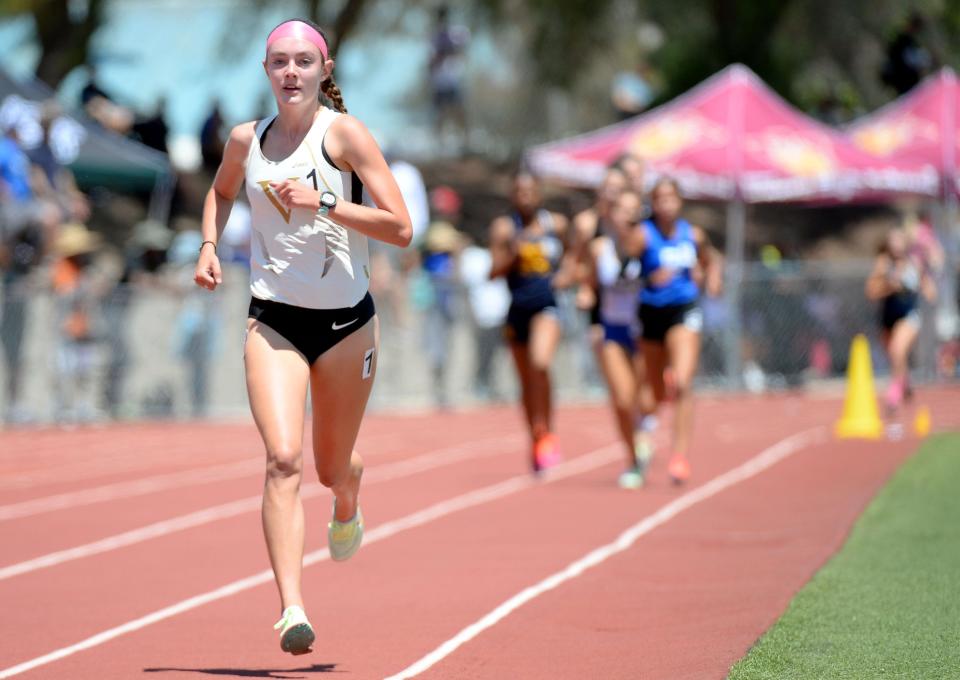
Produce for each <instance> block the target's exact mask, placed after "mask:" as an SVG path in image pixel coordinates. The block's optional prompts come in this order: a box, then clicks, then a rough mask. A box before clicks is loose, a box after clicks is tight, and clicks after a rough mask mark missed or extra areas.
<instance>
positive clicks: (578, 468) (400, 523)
mask: <svg viewBox="0 0 960 680" xmlns="http://www.w3.org/2000/svg"><path fill="white" fill-rule="evenodd" d="M622 458H623V444H621V443H619V442H618V443H615V444H608V445H607V446H604V447H601V448H599V449H596V450H594V451H591V452H590V453H586V454H584V455H582V456H578V457H577V458H574V459H573V460H571V461H569V462H567V463H562V464H560V465H558V466H557V467H555V468H553V469H551V470H550V471H549V472H548V473H547V474H546V475H545V476H544V478H543V479H542V480H537V479H534V478H532V477H531V476H530V475H520V476H516V477H511V478H509V479H505V480H504V481H502V482H498V483H497V484H492V485H490V486H486V487H483V488H482V489H476V490H474V491H470V492H467V493H465V494H461V495H459V496H455V497H454V498H450V499H448V500H445V501H441V502H439V503H436V504H434V505H431V506H430V507H428V508H424V509H423V510H419V511H417V512H414V513H411V514H409V515H407V516H406V517H401V518H399V519H395V520H393V521H391V522H386V523H385V524H382V525H380V526H378V527H376V528H374V529H372V530H371V531H368V532H366V533H365V534H364V537H363V542H364V545H365V546H369V545H370V544H371V543H377V542H379V541H383V540H385V539H387V538H390V537H391V536H396V535H397V534H399V533H402V532H404V531H406V530H408V529H413V528H415V527H419V526H422V525H424V524H428V523H430V522H432V521H434V520H437V519H440V518H442V517H445V516H447V515H450V514H453V513H455V512H458V511H460V510H466V509H467V508H472V507H475V506H478V505H483V504H484V503H488V502H490V501H494V500H497V499H500V498H503V497H504V496H509V495H511V494H514V493H517V492H518V491H522V490H524V489H529V488H531V487H535V486H539V485H541V484H546V483H550V482H554V481H557V480H559V479H564V478H566V477H572V476H574V475H578V474H580V473H582V472H587V471H589V470H594V469H597V468H600V467H603V466H604V465H608V464H609V463H612V462H614V461H617V460H620V459H622ZM329 558H330V553H329V552H327V549H326V547H324V548H321V549H320V550H315V551H313V552H312V553H309V554H307V555H304V558H303V566H304V567H307V566H309V565H312V564H316V563H318V562H324V561H326V560H328V559H329ZM271 581H273V572H272V571H270V570H269V569H266V570H264V571H261V572H259V573H257V574H254V575H253V576H248V577H247V578H243V579H240V580H238V581H234V582H233V583H228V584H227V585H225V586H222V587H220V588H217V589H216V590H211V591H210V592H207V593H203V594H202V595H196V596H194V597H191V598H189V599H186V600H183V601H181V602H178V603H176V604H174V605H171V606H169V607H165V608H163V609H159V610H157V611H155V612H153V613H151V614H147V615H146V616H142V617H140V618H139V619H134V620H133V621H128V622H127V623H124V624H121V625H119V626H116V627H115V628H110V629H109V630H105V631H103V632H101V633H97V634H96V635H93V636H91V637H88V638H87V639H85V640H81V641H80V642H78V643H76V644H73V645H70V646H68V647H62V648H60V649H57V650H55V651H52V652H50V653H49V654H44V655H43V656H38V657H36V658H35V659H30V660H29V661H24V662H23V663H20V664H17V665H16V666H11V667H9V668H5V669H3V670H0V680H2V679H3V678H10V677H13V676H14V675H19V674H20V673H26V672H27V671H29V670H33V669H34V668H37V667H39V666H45V665H46V664H49V663H53V662H54V661H59V660H60V659H63V658H66V657H68V656H72V655H74V654H76V653H77V652H82V651H84V650H86V649H91V648H92V647H97V646H98V645H102V644H104V643H106V642H109V641H110V640H113V639H115V638H118V637H120V636H122V635H126V634H127V633H132V632H134V631H137V630H140V629H141V628H145V627H147V626H149V625H152V624H154V623H157V622H159V621H163V620H164V619H169V618H171V617H173V616H176V615H178V614H182V613H184V612H187V611H190V610H191V609H196V608H197V607H201V606H203V605H205V604H209V603H211V602H215V601H217V600H222V599H224V598H226V597H230V596H231V595H236V594H237V593H240V592H243V591H245V590H249V589H251V588H255V587H256V586H259V585H263V584H264V583H269V582H271Z"/></svg>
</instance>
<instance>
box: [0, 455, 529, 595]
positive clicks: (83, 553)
mask: <svg viewBox="0 0 960 680" xmlns="http://www.w3.org/2000/svg"><path fill="white" fill-rule="evenodd" d="M520 440H521V437H520V436H512V437H493V438H490V439H484V440H480V441H473V442H470V443H467V444H459V445H457V446H453V447H448V448H445V449H440V450H438V451H433V452H430V453H425V454H423V455H420V456H417V457H415V458H411V459H409V460H401V461H397V462H395V463H386V464H384V465H380V466H377V467H372V468H371V469H370V470H369V472H367V473H366V474H365V475H364V484H365V485H369V484H376V483H378V482H386V481H389V480H393V479H400V478H402V477H409V476H410V475H414V474H416V473H418V472H424V471H427V470H431V469H434V468H439V467H442V466H444V465H451V464H453V463H457V462H462V461H464V460H467V459H469V458H483V457H487V456H495V455H498V454H500V453H503V452H504V451H505V450H507V451H509V447H510V446H512V445H515V444H516V443H518V442H519V441H520ZM494 442H496V443H497V444H500V446H491V444H492V443H494ZM504 444H506V447H504ZM325 492H326V489H325V487H323V486H322V485H321V484H319V483H317V482H312V483H310V484H304V485H303V486H302V487H301V488H300V497H301V498H304V499H306V498H313V497H315V496H319V495H320V494H322V493H325ZM261 500H262V498H261V496H259V495H257V496H249V497H247V498H242V499H240V500H237V501H231V502H229V503H223V504H221V505H215V506H213V507H210V508H205V509H203V510H197V511H195V512H191V513H187V514H185V515H180V516H179V517H173V518H170V519H166V520H162V521H160V522H154V523H153V524H148V525H146V526H143V527H139V528H137V529H131V530H130V531H124V532H123V533H120V534H114V535H113V536H108V537H106V538H101V539H99V540H97V541H92V542H90V543H85V544H83V545H78V546H75V547H73V548H66V549H64V550H58V551H56V552H52V553H47V554H46V555H41V556H39V557H34V558H31V559H29V560H25V561H23V562H17V563H15V564H10V565H8V566H5V567H0V581H3V580H5V579H8V578H13V577H14V576H20V575H22V574H28V573H30V572H33V571H37V570H39V569H46V568H47V567H53V566H55V565H58V564H63V563H64V562H71V561H73V560H79V559H82V558H84V557H90V556H92V555H99V554H101V553H105V552H109V551H111V550H117V549H119V548H123V547H126V546H128V545H133V544H135V543H141V542H143V541H147V540H150V539H153V538H159V537H160V536H166V535H168V534H172V533H174V532H177V531H183V530H185V529H191V528H193V527H198V526H201V525H203V524H209V523H210V522H215V521H217V520H221V519H226V518H228V517H235V516H236V515H241V514H243V513H245V512H250V511H253V510H259V509H260V503H261Z"/></svg>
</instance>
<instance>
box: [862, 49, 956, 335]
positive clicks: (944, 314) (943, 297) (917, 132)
mask: <svg viewBox="0 0 960 680" xmlns="http://www.w3.org/2000/svg"><path fill="white" fill-rule="evenodd" d="M958 125H960V82H958V80H957V74H956V73H955V72H954V71H953V70H952V69H950V68H944V69H941V70H940V72H939V73H936V74H934V75H932V76H929V77H928V78H927V79H926V80H924V81H923V82H922V83H920V84H919V85H918V86H917V87H915V88H913V89H912V90H911V91H910V92H908V93H907V94H905V95H903V96H902V97H900V98H899V99H897V100H896V101H894V102H891V103H890V104H888V105H887V106H885V107H883V108H882V109H880V110H878V111H876V112H874V113H872V114H869V115H867V116H864V117H863V118H860V119H858V120H857V121H855V122H854V123H853V124H852V125H851V126H850V127H849V128H848V130H847V132H848V134H849V137H850V139H851V140H852V141H853V143H854V144H855V145H856V146H857V147H858V148H859V149H861V150H863V151H865V152H867V153H868V154H870V155H871V157H873V158H874V159H876V161H877V162H878V163H886V162H888V161H889V159H891V158H897V159H900V160H902V161H904V162H908V163H914V164H926V165H930V166H932V167H934V168H936V171H937V177H938V183H937V187H936V189H937V190H936V191H935V192H933V194H932V195H933V196H935V197H937V198H938V199H939V200H940V203H941V210H940V219H939V220H938V223H939V224H938V231H939V233H940V238H941V239H942V241H943V243H944V245H945V246H946V253H947V257H948V262H947V266H946V267H945V268H944V273H945V275H944V276H942V277H941V279H940V281H939V285H940V295H939V296H938V305H939V308H940V319H941V320H942V326H941V331H940V332H941V334H942V335H944V336H950V335H953V334H955V333H956V332H957V329H958V328H960V315H958V310H957V308H956V300H957V295H956V287H957V280H956V278H955V277H954V276H953V274H952V272H956V271H957V270H958V267H960V252H958V251H960V248H958V245H960V226H958V225H957V219H956V215H957V200H958V197H960V172H958V165H960V134H958V130H957V127H958Z"/></svg>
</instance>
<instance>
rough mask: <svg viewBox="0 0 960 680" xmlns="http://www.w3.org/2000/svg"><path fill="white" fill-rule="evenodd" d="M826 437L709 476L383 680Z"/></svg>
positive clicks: (784, 443)
mask: <svg viewBox="0 0 960 680" xmlns="http://www.w3.org/2000/svg"><path fill="white" fill-rule="evenodd" d="M826 434H827V433H826V430H825V429H824V428H823V427H817V428H815V429H812V430H806V431H803V432H799V433H797V434H795V435H792V436H790V437H787V438H786V439H783V440H781V441H779V442H777V443H776V444H774V445H773V446H770V447H769V448H767V449H764V450H763V451H761V452H760V453H759V454H757V455H756V456H755V457H753V458H751V459H750V460H748V461H747V462H746V463H743V464H742V465H740V466H738V467H735V468H734V469H732V470H729V471H728V472H725V473H723V474H722V475H720V476H718V477H714V478H713V479H712V480H711V481H709V482H707V483H706V484H704V485H703V486H699V487H697V488H696V489H693V490H692V491H689V492H687V493H685V494H683V495H682V496H680V497H679V498H677V499H675V500H673V501H671V502H670V503H667V504H666V505H664V506H663V507H662V508H660V509H659V510H657V511H656V512H655V513H653V514H652V515H649V516H647V517H646V518H644V519H643V520H641V521H640V522H638V523H637V524H635V525H633V526H632V527H630V528H629V529H627V530H626V531H624V532H623V533H622V534H620V536H619V537H618V538H617V539H616V540H615V541H613V542H612V543H608V544H607V545H604V546H602V547H600V548H597V549H596V550H593V551H591V552H589V553H588V554H586V555H585V556H583V557H582V558H580V559H579V560H577V561H575V562H573V563H571V564H570V565H568V566H567V567H566V568H565V569H563V570H561V571H558V572H557V573H555V574H553V575H551V576H548V577H547V578H545V579H543V580H542V581H540V582H539V583H537V584H535V585H532V586H530V587H528V588H525V589H524V590H522V591H520V592H519V593H517V594H516V595H514V596H513V597H511V598H510V599H509V600H507V601H506V602H504V603H503V604H501V605H500V606H498V607H497V608H496V609H494V610H493V611H491V612H490V613H488V614H487V615H486V616H484V617H483V618H481V619H479V620H478V621H476V622H474V623H472V624H470V625H469V626H467V627H466V628H464V629H463V630H461V631H460V632H459V633H457V634H456V635H455V636H453V637H452V638H450V639H449V640H447V641H446V642H444V643H443V644H442V645H440V646H439V647H437V648H436V649H434V650H433V651H432V652H430V653H429V654H427V655H426V656H424V657H423V658H421V659H420V660H419V661H417V662H415V663H413V664H412V665H410V666H408V667H407V668H405V669H404V670H402V671H400V672H399V673H397V674H395V675H391V676H390V677H388V678H386V680H405V679H406V678H412V677H414V676H417V675H419V674H420V673H423V672H424V671H426V670H427V669H429V668H431V667H432V666H434V665H436V664H437V663H438V662H440V661H442V660H443V659H445V658H446V657H448V656H450V654H452V653H453V652H454V651H455V650H456V649H457V648H458V647H460V646H461V645H464V644H466V643H467V642H469V641H470V640H472V639H473V638H475V637H477V636H478V635H479V634H480V633H482V632H483V631H485V630H486V629H488V628H490V627H492V626H494V625H496V624H497V623H498V622H499V621H500V620H502V619H503V618H504V617H506V616H507V615H509V614H510V613H511V612H513V611H515V610H516V609H518V608H520V607H522V606H523V605H525V604H526V603H527V602H530V601H531V600H533V599H534V598H536V597H539V596H540V595H542V594H544V593H546V592H547V591H550V590H553V589H554V588H556V587H558V586H559V585H561V584H563V583H565V582H566V581H570V580H571V579H574V578H576V577H577V576H580V575H581V574H582V573H583V572H585V571H586V570H588V569H590V568H592V567H595V566H597V565H598V564H601V563H603V562H605V561H606V560H608V559H610V558H611V557H613V556H614V555H617V554H619V553H622V552H624V551H625V550H627V549H629V548H630V547H631V546H633V544H634V543H636V542H637V540H638V539H639V538H640V537H641V536H643V535H644V534H647V533H649V532H650V531H652V530H653V529H655V528H657V527H659V526H661V525H662V524H665V523H666V522H668V521H670V520H671V519H673V518H674V517H676V516H677V515H679V514H680V513H681V512H683V511H684V510H686V509H688V508H690V507H692V506H694V505H696V504H698V503H701V502H703V501H705V500H707V499H708V498H710V497H712V496H715V495H716V494H718V493H720V492H721V491H723V490H725V489H728V488H729V487H731V486H733V485H735V484H738V483H740V482H742V481H744V480H747V479H750V478H751V477H753V476H755V475H757V474H759V473H760V472H763V471H764V470H766V469H767V468H769V467H771V466H772V465H775V464H776V463H778V462H780V461H781V460H783V459H784V458H787V457H788V456H790V455H792V454H794V453H796V452H797V451H800V450H802V449H804V448H806V447H808V446H810V445H812V444H815V443H819V442H822V441H825V440H826Z"/></svg>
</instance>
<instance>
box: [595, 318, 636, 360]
mask: <svg viewBox="0 0 960 680" xmlns="http://www.w3.org/2000/svg"><path fill="white" fill-rule="evenodd" d="M603 341H604V342H615V343H617V344H618V345H620V346H621V347H623V348H624V349H625V350H626V351H627V354H630V355H631V356H632V355H634V354H636V352H637V334H636V333H635V332H634V331H633V329H632V328H631V327H630V326H627V325H620V324H608V323H604V324H603Z"/></svg>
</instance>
